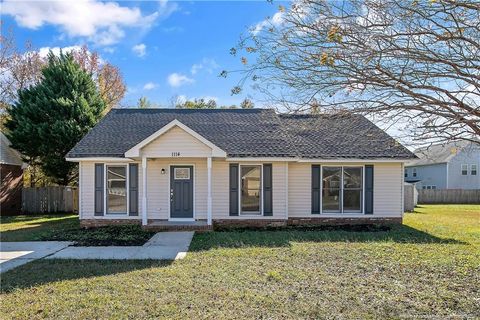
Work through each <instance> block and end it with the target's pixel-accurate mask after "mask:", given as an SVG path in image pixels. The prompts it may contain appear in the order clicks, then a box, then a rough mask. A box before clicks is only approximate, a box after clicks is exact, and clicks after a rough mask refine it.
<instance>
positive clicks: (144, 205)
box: [142, 157, 148, 226]
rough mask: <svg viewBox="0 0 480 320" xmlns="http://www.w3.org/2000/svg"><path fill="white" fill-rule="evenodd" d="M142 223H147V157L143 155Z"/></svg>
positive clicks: (144, 224)
mask: <svg viewBox="0 0 480 320" xmlns="http://www.w3.org/2000/svg"><path fill="white" fill-rule="evenodd" d="M142 183H143V192H142V225H143V226H146V225H147V221H148V220H147V158H146V157H142Z"/></svg>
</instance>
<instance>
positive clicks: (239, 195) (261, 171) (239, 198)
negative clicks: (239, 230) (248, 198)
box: [238, 163, 264, 217]
mask: <svg viewBox="0 0 480 320" xmlns="http://www.w3.org/2000/svg"><path fill="white" fill-rule="evenodd" d="M252 166H256V167H258V166H259V167H260V211H259V212H252V211H250V212H245V213H244V212H242V167H252ZM238 191H239V192H238V215H239V216H243V217H248V216H252V217H260V216H262V217H263V216H264V214H263V163H260V164H259V163H242V164H239V165H238Z"/></svg>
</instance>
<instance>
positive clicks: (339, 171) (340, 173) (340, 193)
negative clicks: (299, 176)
mask: <svg viewBox="0 0 480 320" xmlns="http://www.w3.org/2000/svg"><path fill="white" fill-rule="evenodd" d="M362 204H363V168H362V167H331V166H324V167H323V169H322V212H324V213H342V212H343V213H360V212H362Z"/></svg>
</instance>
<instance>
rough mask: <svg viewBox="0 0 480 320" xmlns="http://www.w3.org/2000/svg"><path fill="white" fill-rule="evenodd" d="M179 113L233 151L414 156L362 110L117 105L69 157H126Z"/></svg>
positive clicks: (257, 154) (238, 154) (255, 154)
mask: <svg viewBox="0 0 480 320" xmlns="http://www.w3.org/2000/svg"><path fill="white" fill-rule="evenodd" d="M175 119H177V120H178V121H180V122H182V123H183V124H185V125H186V126H188V127H189V128H191V129H192V130H194V131H195V132H197V133H198V134H200V135H201V136H203V137H204V138H206V139H207V140H209V141H211V142H212V143H214V144H215V145H217V146H218V147H219V148H221V149H223V150H224V151H225V152H226V153H227V154H228V156H229V157H302V158H413V157H414V155H413V154H412V153H411V152H410V151H408V150H407V149H405V148H404V147H403V146H402V145H400V144H398V143H396V142H395V140H393V138H391V137H390V136H388V135H387V134H386V133H385V132H383V131H382V130H381V129H379V128H378V127H376V126H375V125H373V124H372V123H371V122H370V121H368V120H367V119H366V118H364V117H363V116H357V115H350V114H347V115H342V116H323V115H319V116H313V115H297V116H295V115H277V114H276V113H275V111H274V110H271V109H248V110H243V109H215V110H198V109H197V110H195V109H113V110H111V111H110V112H109V113H108V114H107V115H106V116H105V117H104V118H103V119H102V120H101V121H100V122H99V123H98V124H97V125H96V126H95V127H94V128H93V129H92V130H91V131H90V132H89V133H88V134H87V135H85V137H84V138H83V139H82V140H81V141H80V142H79V143H78V144H77V145H76V146H75V147H74V148H73V149H72V150H71V151H70V152H69V153H68V154H67V157H68V158H81V157H123V156H124V153H125V152H126V151H127V150H129V149H130V148H132V147H133V146H135V145H136V144H138V143H140V142H141V141H142V140H144V139H145V138H147V137H148V136H150V135H151V134H153V133H154V132H156V131H157V130H159V129H160V128H162V127H163V126H165V125H166V124H168V123H169V122H171V121H173V120H175Z"/></svg>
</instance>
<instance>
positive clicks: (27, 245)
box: [0, 241, 73, 273]
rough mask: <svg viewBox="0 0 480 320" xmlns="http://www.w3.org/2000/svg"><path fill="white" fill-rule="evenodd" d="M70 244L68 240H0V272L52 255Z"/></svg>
mask: <svg viewBox="0 0 480 320" xmlns="http://www.w3.org/2000/svg"><path fill="white" fill-rule="evenodd" d="M72 244H73V242H68V241H26V242H0V273H2V272H5V271H7V270H10V269H13V268H15V267H18V266H21V265H22V264H25V263H28V262H30V261H33V260H37V259H41V258H44V257H47V256H49V255H52V254H54V253H55V252H58V251H60V250H62V249H65V248H66V247H68V246H70V245H72Z"/></svg>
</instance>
